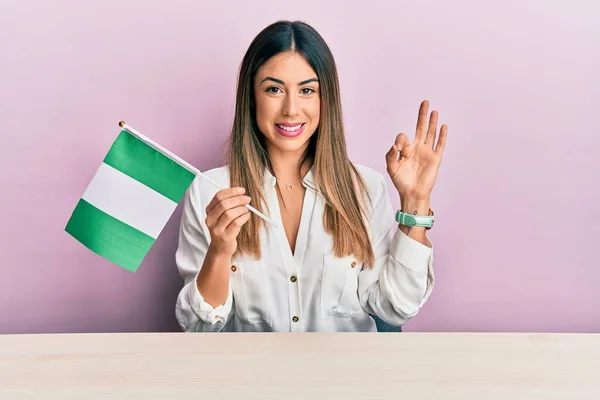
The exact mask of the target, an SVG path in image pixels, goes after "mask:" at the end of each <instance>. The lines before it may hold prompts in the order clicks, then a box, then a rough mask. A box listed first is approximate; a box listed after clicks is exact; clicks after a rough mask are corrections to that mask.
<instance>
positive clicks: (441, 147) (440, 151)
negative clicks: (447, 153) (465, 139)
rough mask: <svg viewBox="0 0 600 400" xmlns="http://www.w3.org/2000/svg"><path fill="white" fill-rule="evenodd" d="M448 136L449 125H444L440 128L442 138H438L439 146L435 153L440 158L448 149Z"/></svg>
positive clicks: (436, 147)
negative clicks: (446, 148)
mask: <svg viewBox="0 0 600 400" xmlns="http://www.w3.org/2000/svg"><path fill="white" fill-rule="evenodd" d="M447 136H448V125H442V127H441V128H440V136H439V137H438V141H437V144H436V146H435V152H436V153H438V154H439V155H440V156H441V155H442V154H443V153H444V148H445V147H446V137H447Z"/></svg>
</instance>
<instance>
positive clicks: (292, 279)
mask: <svg viewBox="0 0 600 400" xmlns="http://www.w3.org/2000/svg"><path fill="white" fill-rule="evenodd" d="M297 280H298V278H296V277H295V276H294V275H292V276H291V277H290V281H292V282H296V281H297Z"/></svg>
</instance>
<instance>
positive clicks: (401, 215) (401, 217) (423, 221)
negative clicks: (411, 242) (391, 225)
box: [396, 208, 434, 230]
mask: <svg viewBox="0 0 600 400" xmlns="http://www.w3.org/2000/svg"><path fill="white" fill-rule="evenodd" d="M396 222H398V223H399V224H402V225H406V226H411V227H413V226H424V227H425V230H430V229H431V227H432V226H433V222H434V215H433V211H431V208H430V209H429V213H428V215H414V214H407V213H405V212H402V211H400V210H397V211H396Z"/></svg>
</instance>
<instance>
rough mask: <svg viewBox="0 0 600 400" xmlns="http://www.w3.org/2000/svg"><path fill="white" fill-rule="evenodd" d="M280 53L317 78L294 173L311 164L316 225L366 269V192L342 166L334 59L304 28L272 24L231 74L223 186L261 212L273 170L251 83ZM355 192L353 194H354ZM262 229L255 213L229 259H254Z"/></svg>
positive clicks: (339, 251) (369, 256)
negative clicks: (315, 116) (239, 191)
mask: <svg viewBox="0 0 600 400" xmlns="http://www.w3.org/2000/svg"><path fill="white" fill-rule="evenodd" d="M286 51H294V52H296V53H298V54H301V55H302V56H303V57H304V58H305V59H306V61H307V62H308V63H309V64H310V65H311V67H312V68H313V70H314V71H315V73H316V74H317V77H318V79H319V86H320V96H321V97H320V100H321V109H320V123H319V127H318V128H317V131H316V132H315V133H314V134H313V136H312V137H311V139H310V142H309V145H308V147H307V149H306V151H305V152H304V154H303V156H302V157H301V160H300V165H299V167H302V166H304V165H312V166H313V167H314V168H313V174H314V175H313V176H314V181H315V185H316V186H317V187H316V188H313V189H315V190H317V191H318V192H320V194H321V196H322V197H323V199H324V200H325V203H326V204H325V212H324V215H323V226H324V228H325V231H326V232H328V233H329V234H331V235H332V236H333V252H334V254H335V255H336V256H340V257H341V256H347V255H350V254H352V255H354V256H355V257H356V258H357V259H358V260H360V261H362V262H364V263H365V265H366V266H369V267H370V266H372V265H373V263H374V255H373V249H372V246H371V242H370V237H369V231H368V229H367V226H366V224H365V219H366V218H364V217H365V216H366V208H365V200H366V199H368V201H369V203H370V202H371V199H370V197H369V194H368V191H367V189H366V185H365V183H364V181H363V179H362V177H361V176H360V174H359V173H358V171H357V169H356V168H355V167H354V165H352V163H351V162H350V160H349V159H348V153H347V150H346V139H345V135H344V126H343V122H342V107H341V101H340V90H339V81H338V75H337V68H336V65H335V60H334V58H333V55H332V54H331V51H330V49H329V47H328V46H327V44H326V43H325V41H324V40H323V38H322V37H321V35H320V34H319V33H318V32H317V31H316V30H315V29H314V28H312V27H311V26H310V25H308V24H306V23H304V22H298V21H296V22H290V21H278V22H276V23H274V24H272V25H269V26H268V27H266V28H265V29H263V30H262V31H261V32H260V33H259V34H258V35H257V36H256V38H255V39H254V40H253V41H252V43H251V44H250V46H249V48H248V51H247V52H246V54H245V56H244V59H243V60H242V64H241V67H240V71H239V78H238V84H237V95H236V106H235V117H234V121H233V127H232V132H231V136H230V138H229V143H228V147H227V155H226V159H227V161H228V164H229V173H230V185H231V187H236V186H241V187H244V188H245V189H246V195H248V196H250V197H251V198H252V204H253V206H254V207H256V208H257V209H258V210H260V211H264V206H265V205H266V199H265V196H264V193H263V185H264V170H265V168H269V170H270V171H273V169H272V166H271V163H270V160H269V156H268V153H267V150H266V145H265V138H264V136H263V135H262V134H261V133H260V131H259V129H258V126H257V123H256V113H255V110H254V77H255V76H256V73H257V71H258V70H259V68H260V67H261V66H262V65H263V64H264V63H265V62H267V61H268V60H269V59H270V58H271V57H273V56H274V55H277V54H279V53H282V52H286ZM357 189H358V190H357ZM264 223H265V222H264V221H263V220H262V219H261V218H259V217H257V216H256V215H255V214H252V215H251V218H250V220H249V221H248V222H247V223H246V224H245V225H244V226H243V227H242V230H241V231H240V234H239V235H238V247H237V251H236V255H237V254H249V255H252V256H254V257H256V258H260V257H261V251H260V235H259V232H260V229H261V227H262V224H264Z"/></svg>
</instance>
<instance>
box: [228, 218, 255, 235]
mask: <svg viewBox="0 0 600 400" xmlns="http://www.w3.org/2000/svg"><path fill="white" fill-rule="evenodd" d="M251 216H252V214H251V213H246V214H242V215H240V216H239V217H237V218H236V219H234V220H233V221H231V223H230V224H229V225H228V226H227V229H225V232H223V234H224V235H226V236H232V237H237V236H238V235H239V234H240V230H242V226H243V225H244V224H245V223H246V222H248V221H250V217H251Z"/></svg>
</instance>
